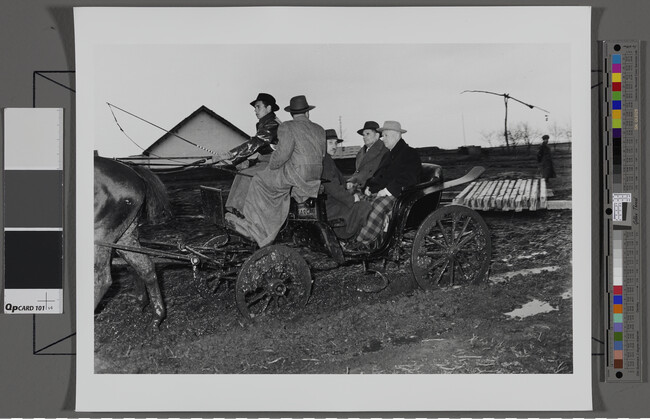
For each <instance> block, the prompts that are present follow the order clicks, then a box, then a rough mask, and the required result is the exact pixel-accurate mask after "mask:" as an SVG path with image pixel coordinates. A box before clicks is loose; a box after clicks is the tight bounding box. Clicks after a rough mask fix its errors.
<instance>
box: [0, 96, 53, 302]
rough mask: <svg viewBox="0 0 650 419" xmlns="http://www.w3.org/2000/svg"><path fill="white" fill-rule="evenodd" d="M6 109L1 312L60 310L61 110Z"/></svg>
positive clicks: (4, 111) (4, 112)
mask: <svg viewBox="0 0 650 419" xmlns="http://www.w3.org/2000/svg"><path fill="white" fill-rule="evenodd" d="M3 114H4V171H3V180H4V181H3V208H4V212H3V214H4V217H3V218H4V226H3V227H4V264H3V267H4V305H3V307H4V312H5V313H7V314H59V313H62V312H63V301H62V298H63V109H60V108H53V109H39V108H36V109H34V108H32V109H27V108H25V109H18V108H7V109H4V110H3Z"/></svg>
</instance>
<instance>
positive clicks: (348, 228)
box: [321, 129, 372, 239]
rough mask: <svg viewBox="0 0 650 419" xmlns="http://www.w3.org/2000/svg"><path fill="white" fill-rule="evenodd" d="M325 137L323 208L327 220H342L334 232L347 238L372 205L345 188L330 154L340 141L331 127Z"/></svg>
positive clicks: (326, 131) (362, 220)
mask: <svg viewBox="0 0 650 419" xmlns="http://www.w3.org/2000/svg"><path fill="white" fill-rule="evenodd" d="M325 138H326V139H327V154H325V157H324V158H323V174H322V175H321V178H322V179H323V180H324V182H323V183H322V187H323V191H324V193H325V195H326V200H325V210H326V212H327V219H328V220H329V221H333V220H342V221H343V223H344V225H343V226H340V227H334V233H335V234H336V235H337V237H339V238H340V239H349V238H351V237H353V236H355V235H357V234H358V233H359V230H360V229H361V227H362V226H363V223H364V222H365V220H366V218H367V217H368V214H369V213H370V210H371V209H372V207H371V206H370V203H369V202H366V201H361V202H360V199H359V195H352V194H350V193H349V192H348V191H347V190H346V188H345V178H344V177H343V174H342V173H341V171H340V170H339V168H338V167H336V164H335V163H334V160H332V157H331V156H332V155H333V154H334V153H335V151H336V147H337V146H338V143H340V142H342V141H343V140H341V139H340V138H338V136H337V135H336V131H335V130H333V129H328V130H325Z"/></svg>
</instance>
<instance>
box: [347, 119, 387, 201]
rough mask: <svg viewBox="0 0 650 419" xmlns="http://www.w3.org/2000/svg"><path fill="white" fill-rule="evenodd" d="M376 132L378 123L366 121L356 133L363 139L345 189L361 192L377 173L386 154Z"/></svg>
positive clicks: (384, 147)
mask: <svg viewBox="0 0 650 419" xmlns="http://www.w3.org/2000/svg"><path fill="white" fill-rule="evenodd" d="M378 130H379V124H378V123H376V122H375V121H366V123H365V124H363V128H361V129H360V130H358V131H357V133H358V134H359V135H361V136H362V137H363V147H361V150H359V152H358V153H357V157H356V160H355V162H354V165H355V170H354V174H353V175H352V176H350V178H349V179H348V181H347V183H346V188H347V189H348V190H350V191H352V192H354V191H363V189H364V188H365V187H366V182H367V181H368V179H370V178H371V177H372V176H373V175H374V174H375V172H376V171H377V168H378V167H379V163H381V159H382V158H383V157H384V155H385V154H386V153H388V149H387V148H386V146H385V145H384V142H383V141H379V137H380V136H381V134H380V133H379V131H378Z"/></svg>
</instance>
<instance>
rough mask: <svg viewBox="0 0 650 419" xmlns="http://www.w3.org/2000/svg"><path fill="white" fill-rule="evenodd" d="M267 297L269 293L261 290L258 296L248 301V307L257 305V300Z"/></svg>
mask: <svg viewBox="0 0 650 419" xmlns="http://www.w3.org/2000/svg"><path fill="white" fill-rule="evenodd" d="M268 295H269V293H268V292H266V290H263V291H262V292H260V293H259V294H257V295H256V296H254V297H253V298H251V299H250V300H248V305H249V306H252V305H253V304H255V303H257V302H258V301H259V300H261V299H263V298H265V297H267V296H268Z"/></svg>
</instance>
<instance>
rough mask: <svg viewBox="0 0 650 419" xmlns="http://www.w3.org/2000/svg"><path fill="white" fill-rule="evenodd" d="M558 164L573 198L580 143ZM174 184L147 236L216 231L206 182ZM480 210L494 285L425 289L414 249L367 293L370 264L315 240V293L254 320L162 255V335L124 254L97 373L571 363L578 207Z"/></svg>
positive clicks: (518, 369)
mask: <svg viewBox="0 0 650 419" xmlns="http://www.w3.org/2000/svg"><path fill="white" fill-rule="evenodd" d="M431 160H432V161H435V162H438V163H440V164H442V165H443V167H444V168H445V177H446V178H447V179H452V178H455V177H458V176H461V175H462V174H463V173H464V172H466V171H467V170H468V169H469V168H470V167H471V166H474V165H482V166H484V167H486V168H487V170H486V173H485V174H484V175H483V176H482V179H496V178H499V177H517V176H533V175H534V174H535V172H536V170H537V167H536V163H535V161H534V154H533V152H531V154H528V153H525V152H521V151H520V152H519V153H518V154H501V155H494V154H490V155H487V156H486V155H482V156H467V155H457V154H452V155H441V156H433V158H431ZM555 164H556V170H557V172H558V175H559V176H558V178H556V179H553V180H552V181H551V185H550V187H551V189H553V192H554V194H555V196H554V197H552V198H551V199H562V200H570V197H571V187H570V186H571V177H570V152H569V151H566V150H565V151H562V150H556V151H555ZM167 183H168V188H169V192H170V195H171V198H172V200H173V204H174V209H175V210H176V214H177V216H176V218H175V219H174V220H173V221H171V222H169V223H167V224H165V225H163V226H157V227H151V226H143V228H142V233H141V236H142V238H143V239H145V240H157V241H168V242H175V241H178V240H184V239H188V238H191V237H194V238H196V236H197V235H202V237H204V238H205V239H206V240H207V238H209V237H211V235H212V234H214V233H216V232H217V228H216V227H215V226H214V225H212V224H211V223H210V222H209V221H208V220H206V219H204V218H202V217H200V214H201V210H200V194H199V190H198V187H197V186H196V184H195V183H193V182H180V181H169V182H167ZM201 183H203V184H208V185H210V184H212V185H219V184H221V185H223V182H214V181H212V182H211V181H210V180H209V179H205V181H202V182H201ZM480 214H481V216H482V217H483V218H484V220H485V221H486V223H487V224H488V226H489V228H490V233H491V238H492V263H491V268H490V280H489V281H488V282H486V283H483V284H479V285H471V286H462V287H455V288H450V289H439V290H434V291H423V290H421V289H418V288H417V285H415V284H414V281H413V280H412V274H411V271H410V267H409V263H408V261H407V260H405V261H404V263H402V264H396V263H390V264H389V265H388V277H389V279H390V285H389V286H388V287H387V288H386V289H385V290H383V291H381V292H379V293H376V294H368V293H363V292H359V291H357V290H356V288H357V286H358V285H359V284H360V283H361V282H364V281H366V280H367V279H368V278H366V277H365V276H364V274H363V273H362V270H361V267H360V266H349V267H339V268H335V269H330V270H322V269H323V268H327V267H331V265H332V264H331V261H329V260H327V259H326V258H324V257H323V256H320V255H318V254H315V253H313V252H306V251H303V253H304V255H305V256H306V259H307V260H308V262H309V263H310V265H311V266H312V267H313V269H312V278H313V289H312V296H311V298H310V300H309V302H308V304H307V305H306V306H305V307H304V308H303V309H302V310H300V311H297V312H295V313H285V314H281V315H277V316H266V317H261V318H258V319H256V320H255V322H250V321H247V320H245V319H244V318H243V317H242V316H241V315H240V314H239V312H238V310H237V306H236V302H235V292H234V290H233V286H232V285H230V286H228V284H223V285H222V286H220V287H219V288H218V289H217V290H216V292H214V293H213V292H211V290H209V289H208V288H207V287H205V285H204V281H203V280H201V279H200V278H195V277H194V276H193V275H192V270H191V268H190V267H188V266H186V265H179V264H163V263H158V264H157V272H158V275H159V278H160V283H161V288H162V291H163V295H164V298H165V303H166V305H167V309H168V314H167V319H166V320H165V321H164V322H163V324H162V326H161V328H160V331H159V332H156V333H152V332H151V331H150V329H149V323H150V321H151V319H152V314H151V311H150V310H149V309H146V310H145V311H144V312H142V311H141V310H140V309H139V308H138V307H137V306H136V305H135V303H134V302H133V299H132V298H131V293H132V292H133V290H134V287H133V281H132V275H133V274H132V271H131V270H130V268H127V267H126V266H124V265H123V264H121V263H120V261H119V260H116V262H115V264H114V267H113V277H114V281H115V282H114V285H113V287H112V288H111V290H110V291H109V293H108V294H107V296H106V297H105V299H104V301H103V303H102V304H101V306H100V308H99V309H98V312H97V313H96V314H95V359H96V362H95V369H96V372H98V373H149V374H150V373H208V374H213V373H216V374H231V373H232V374H238V373H261V374H298V373H299V374H304V373H335V374H342V373H343V374H344V373H350V374H360V373H363V374H371V373H374V374H380V373H382V374H402V373H407V374H411V373H439V374H446V373H464V374H467V373H499V374H501V373H513V374H522V373H543V374H546V373H571V372H572V371H573V364H572V344H573V343H572V329H571V324H572V313H571V310H572V294H571V211H570V210H554V211H536V212H528V211H524V212H520V213H515V212H481V213H480ZM533 305H537V308H536V309H535V308H531V309H530V310H528V311H526V308H529V307H532V306H533ZM522 306H523V307H524V311H523V312H519V311H516V310H519V309H521V308H522ZM508 313H511V314H508ZM531 313H533V314H531ZM534 313H538V314H534Z"/></svg>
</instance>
